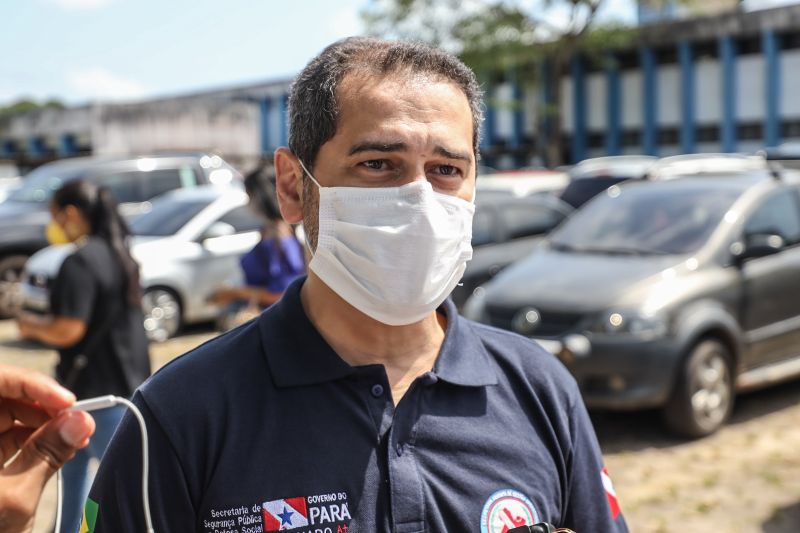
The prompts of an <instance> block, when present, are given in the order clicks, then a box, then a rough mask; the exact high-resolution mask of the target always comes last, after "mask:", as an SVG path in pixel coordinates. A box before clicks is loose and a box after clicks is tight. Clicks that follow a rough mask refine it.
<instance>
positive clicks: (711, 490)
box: [0, 321, 800, 533]
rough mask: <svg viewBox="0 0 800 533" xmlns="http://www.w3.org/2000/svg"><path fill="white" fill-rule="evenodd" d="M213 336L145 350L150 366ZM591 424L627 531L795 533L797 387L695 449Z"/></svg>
mask: <svg viewBox="0 0 800 533" xmlns="http://www.w3.org/2000/svg"><path fill="white" fill-rule="evenodd" d="M213 335H214V334H213V333H211V332H208V331H204V330H194V331H192V332H189V333H188V334H186V335H183V336H181V337H178V338H176V339H172V340H170V341H168V342H166V343H162V344H158V345H154V346H153V348H152V356H153V363H154V366H156V367H159V366H161V365H163V364H164V363H165V362H167V361H169V360H170V359H171V358H173V357H175V356H176V355H179V354H180V353H183V352H184V351H186V350H188V349H190V348H192V347H194V346H196V345H197V344H199V343H201V342H203V341H205V340H207V339H208V338H211V337H213ZM15 338H16V330H15V328H14V326H13V323H11V322H9V321H0V363H3V364H17V365H22V366H26V367H30V368H36V369H39V370H42V371H45V372H47V371H49V369H50V367H51V366H52V365H53V362H54V361H55V354H54V352H52V351H50V350H45V349H41V348H39V347H35V346H32V345H29V344H27V343H21V342H19V341H16V340H15ZM593 418H594V421H595V427H596V429H597V432H598V435H599V438H600V443H601V446H602V448H603V451H604V453H605V456H606V462H607V464H608V467H609V470H610V471H611V474H612V477H613V479H614V483H615V486H616V490H617V493H618V495H619V497H620V499H621V501H622V505H623V511H624V512H625V514H626V516H627V518H628V522H629V524H630V526H631V531H634V532H645V533H648V532H653V533H660V532H676V531H685V532H700V531H714V532H720V533H722V532H725V533H728V532H730V533H755V532H762V531H763V532H765V533H767V532H768V533H790V532H791V533H796V532H797V531H800V381H798V382H793V383H787V384H785V385H782V386H779V387H775V388H772V389H769V390H765V391H761V392H757V393H752V394H749V395H746V396H744V397H741V398H739V400H738V404H737V406H736V411H735V416H734V419H733V421H732V422H731V423H730V424H729V425H728V426H727V427H725V428H724V429H723V430H722V431H720V432H719V433H717V434H715V435H714V436H712V437H709V438H706V439H703V440H699V441H692V442H686V441H680V440H677V439H672V438H670V437H668V436H667V435H666V434H665V432H664V430H663V429H662V427H661V425H660V423H659V419H658V413H653V412H645V413H630V414H612V413H595V414H594V415H593ZM54 505H55V494H54V490H53V487H52V486H51V487H49V488H48V491H47V493H46V495H45V498H44V499H43V501H42V504H41V506H40V512H39V515H38V516H37V522H36V527H35V530H34V531H35V533H45V532H47V531H49V527H51V520H52V516H53V508H54ZM578 533H587V532H578ZM588 533H595V532H588Z"/></svg>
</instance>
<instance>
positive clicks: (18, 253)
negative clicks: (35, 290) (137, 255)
mask: <svg viewBox="0 0 800 533" xmlns="http://www.w3.org/2000/svg"><path fill="white" fill-rule="evenodd" d="M78 178H84V179H89V180H92V181H94V182H96V183H99V184H102V185H105V186H107V187H109V188H110V189H111V190H112V191H113V193H114V195H115V197H116V198H117V200H118V201H119V202H120V209H121V211H122V214H123V215H126V216H129V217H132V216H135V215H136V214H137V213H138V212H139V210H140V209H141V206H142V205H143V203H144V202H147V201H148V200H151V199H152V198H154V197H156V196H158V195H160V194H162V193H165V192H167V191H171V190H173V189H180V188H188V187H195V186H197V185H203V184H209V183H213V184H219V185H224V184H227V183H231V182H234V181H241V175H240V174H239V173H238V172H237V171H236V170H235V169H234V168H233V167H231V166H230V165H228V163H226V162H225V161H223V160H222V159H221V158H220V157H219V156H213V155H208V154H203V153H180V154H158V155H149V156H139V157H78V158H73V159H64V160H61V161H54V162H52V163H48V164H46V165H42V166H41V167H39V168H37V169H35V170H34V171H32V172H31V173H29V174H28V175H27V176H25V177H24V179H23V182H22V185H21V186H20V187H19V188H18V189H16V190H14V191H13V192H12V193H11V194H10V195H9V196H8V198H7V199H6V200H5V201H4V202H2V203H0V317H3V316H9V315H11V314H13V312H14V311H15V310H16V309H17V307H18V306H19V305H20V304H21V299H22V294H21V290H20V289H19V288H20V275H21V274H22V269H23V267H24V266H25V262H26V261H27V259H28V257H30V256H31V255H32V254H33V253H34V252H36V251H37V250H40V249H41V248H44V247H45V246H47V240H46V238H45V232H44V230H45V226H46V225H47V222H48V221H49V220H50V213H49V210H48V209H49V207H48V206H49V204H48V202H49V200H50V195H51V194H52V192H53V191H54V190H56V189H57V188H59V187H60V186H61V184H63V183H65V182H67V181H70V180H74V179H78Z"/></svg>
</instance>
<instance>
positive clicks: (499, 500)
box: [481, 489, 539, 533]
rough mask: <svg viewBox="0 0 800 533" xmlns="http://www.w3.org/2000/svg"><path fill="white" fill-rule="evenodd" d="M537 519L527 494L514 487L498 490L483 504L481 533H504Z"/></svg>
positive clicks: (529, 524) (528, 524)
mask: <svg viewBox="0 0 800 533" xmlns="http://www.w3.org/2000/svg"><path fill="white" fill-rule="evenodd" d="M538 521H539V515H538V513H537V512H536V509H535V508H534V507H533V503H532V502H531V500H530V499H528V497H527V496H525V495H524V494H522V493H521V492H519V491H516V490H514V489H505V490H498V491H497V492H495V493H494V494H492V495H491V496H489V499H488V500H486V503H485V504H484V506H483V512H482V513H481V533H506V532H507V531H508V530H509V529H514V528H515V527H519V526H526V525H527V526H532V525H533V524H535V523H537V522H538Z"/></svg>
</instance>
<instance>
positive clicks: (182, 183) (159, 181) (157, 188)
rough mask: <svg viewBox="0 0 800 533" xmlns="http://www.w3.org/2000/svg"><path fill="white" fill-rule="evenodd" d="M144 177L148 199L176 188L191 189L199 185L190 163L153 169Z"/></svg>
mask: <svg viewBox="0 0 800 533" xmlns="http://www.w3.org/2000/svg"><path fill="white" fill-rule="evenodd" d="M143 178H144V195H145V196H146V198H145V199H146V200H149V199H151V198H155V197H156V196H158V195H160V194H164V193H165V192H169V191H171V190H174V189H189V188H192V187H194V186H195V185H197V176H196V174H195V172H194V170H192V167H190V166H188V165H184V166H182V167H180V168H161V169H157V170H151V171H150V172H147V173H145V176H143Z"/></svg>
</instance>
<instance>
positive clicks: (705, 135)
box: [697, 125, 719, 143]
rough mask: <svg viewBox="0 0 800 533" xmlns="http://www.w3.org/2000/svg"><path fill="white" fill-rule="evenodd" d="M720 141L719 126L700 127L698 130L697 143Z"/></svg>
mask: <svg viewBox="0 0 800 533" xmlns="http://www.w3.org/2000/svg"><path fill="white" fill-rule="evenodd" d="M718 141H719V126H718V125H715V126H700V127H699V128H697V142H699V143H713V142H718Z"/></svg>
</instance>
